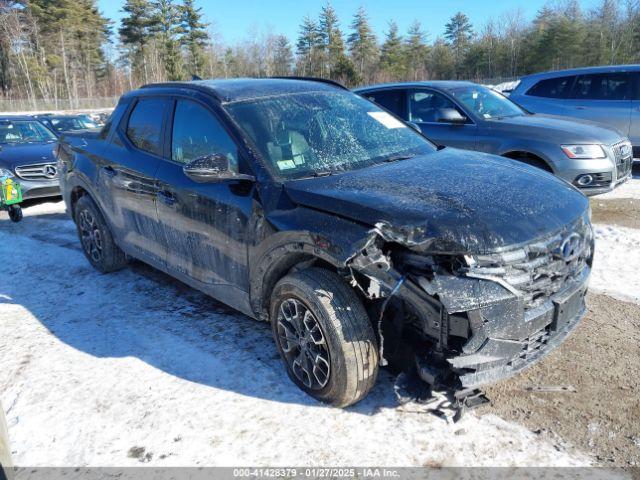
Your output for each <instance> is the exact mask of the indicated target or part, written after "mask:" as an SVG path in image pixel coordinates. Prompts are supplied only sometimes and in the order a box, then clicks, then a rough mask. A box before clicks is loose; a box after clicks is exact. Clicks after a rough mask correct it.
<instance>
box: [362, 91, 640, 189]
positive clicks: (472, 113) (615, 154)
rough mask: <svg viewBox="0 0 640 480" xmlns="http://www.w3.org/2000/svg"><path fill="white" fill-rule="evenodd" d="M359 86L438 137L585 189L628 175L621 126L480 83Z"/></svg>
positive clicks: (369, 96)
mask: <svg viewBox="0 0 640 480" xmlns="http://www.w3.org/2000/svg"><path fill="white" fill-rule="evenodd" d="M355 91H356V92H357V93H359V94H360V95H362V96H364V97H366V98H367V99H369V100H372V101H374V102H375V103H377V104H378V105H380V106H382V107H384V108H386V109H387V110H389V111H390V112H392V113H394V114H396V115H397V116H399V117H400V118H402V119H403V120H405V121H407V122H410V123H412V124H414V125H416V126H417V127H418V128H419V129H420V131H421V132H422V133H423V134H424V135H425V136H426V137H427V138H429V139H430V140H432V141H433V142H435V143H436V144H438V145H442V146H447V147H456V148H464V149H468V150H478V151H481V152H487V153H493V154H497V155H501V156H504V157H509V158H513V159H515V160H518V161H521V162H524V163H528V164H530V165H533V166H536V167H539V168H541V169H543V170H547V171H548V172H551V173H553V174H555V175H556V176H558V177H560V178H562V179H563V180H566V181H567V182H569V183H571V184H572V185H574V186H575V187H577V188H579V189H580V190H581V191H583V192H584V193H585V194H587V195H595V194H598V193H604V192H608V191H610V190H612V189H613V188H614V187H616V186H617V185H619V184H620V183H622V182H624V181H625V180H627V179H629V178H630V177H631V167H632V158H631V144H630V143H629V140H628V139H627V138H625V137H624V136H623V135H621V134H620V133H618V132H617V131H615V130H613V129H610V128H606V127H602V126H599V125H596V124H593V123H587V122H578V121H574V120H573V119H564V118H558V117H553V116H547V115H532V114H530V113H529V112H527V111H526V110H523V109H522V108H520V107H519V106H518V105H516V104H515V103H513V102H512V101H510V100H509V99H508V98H506V97H504V96H503V95H501V94H500V93H498V92H495V91H494V90H491V89H489V88H487V87H483V86H481V85H477V84H475V83H471V82H459V81H445V82H438V81H434V82H414V83H396V84H386V85H377V86H372V87H364V88H360V89H356V90H355Z"/></svg>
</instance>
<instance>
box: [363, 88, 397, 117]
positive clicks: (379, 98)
mask: <svg viewBox="0 0 640 480" xmlns="http://www.w3.org/2000/svg"><path fill="white" fill-rule="evenodd" d="M364 97H365V98H367V99H368V100H371V101H372V102H375V103H377V104H378V105H380V106H381V107H382V108H386V109H387V110H389V111H390V112H392V113H395V114H396V115H398V116H399V117H400V118H404V119H405V120H406V119H407V105H406V98H407V97H406V94H405V91H404V90H381V91H379V92H370V93H365V94H364Z"/></svg>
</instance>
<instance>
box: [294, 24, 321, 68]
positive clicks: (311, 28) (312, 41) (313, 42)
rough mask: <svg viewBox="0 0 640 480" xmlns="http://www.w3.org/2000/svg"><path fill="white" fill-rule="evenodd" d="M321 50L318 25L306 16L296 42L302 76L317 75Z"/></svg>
mask: <svg viewBox="0 0 640 480" xmlns="http://www.w3.org/2000/svg"><path fill="white" fill-rule="evenodd" d="M319 49H320V34H319V33H318V24H317V23H316V22H315V21H314V20H313V19H312V18H310V17H308V16H306V17H304V19H303V20H302V24H301V25H300V33H299V34H298V41H297V42H296V54H297V55H298V58H299V59H300V69H301V73H302V75H316V68H315V67H316V65H315V63H316V62H315V61H316V57H317V53H318V50H319Z"/></svg>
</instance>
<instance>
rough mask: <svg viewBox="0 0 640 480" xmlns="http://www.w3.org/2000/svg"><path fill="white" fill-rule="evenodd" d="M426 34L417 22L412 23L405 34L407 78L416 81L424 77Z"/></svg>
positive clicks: (427, 52)
mask: <svg viewBox="0 0 640 480" xmlns="http://www.w3.org/2000/svg"><path fill="white" fill-rule="evenodd" d="M426 40H427V34H426V33H425V32H423V31H422V26H421V25H420V22H419V21H417V20H416V21H414V22H413V23H412V24H411V26H410V27H409V31H408V32H407V39H406V41H405V45H404V51H405V54H406V62H407V67H408V70H409V71H408V73H409V78H411V79H412V80H418V79H419V78H420V77H422V76H425V75H426V62H427V57H428V56H429V47H428V46H427V43H426Z"/></svg>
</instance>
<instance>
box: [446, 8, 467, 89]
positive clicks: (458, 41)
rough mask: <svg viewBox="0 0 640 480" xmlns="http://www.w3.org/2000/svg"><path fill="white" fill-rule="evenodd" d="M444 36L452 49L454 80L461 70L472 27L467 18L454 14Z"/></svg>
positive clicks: (462, 14)
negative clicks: (454, 67) (454, 70)
mask: <svg viewBox="0 0 640 480" xmlns="http://www.w3.org/2000/svg"><path fill="white" fill-rule="evenodd" d="M444 36H445V38H446V39H447V40H449V44H450V45H451V48H452V49H453V54H454V58H455V65H456V78H459V75H460V72H461V71H462V69H463V62H464V57H465V54H466V53H467V50H468V49H469V44H470V42H471V38H472V36H473V27H472V25H471V22H470V21H469V18H468V17H467V16H466V15H465V14H464V13H462V12H458V13H456V14H455V15H454V16H453V17H451V20H449V22H448V23H447V24H446V25H445V32H444Z"/></svg>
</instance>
